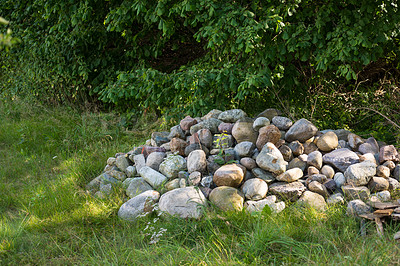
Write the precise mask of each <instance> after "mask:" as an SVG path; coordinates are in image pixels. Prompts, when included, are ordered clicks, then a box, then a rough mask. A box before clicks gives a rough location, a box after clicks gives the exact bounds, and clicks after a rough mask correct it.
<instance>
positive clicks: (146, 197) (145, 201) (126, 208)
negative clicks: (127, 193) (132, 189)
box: [118, 190, 160, 221]
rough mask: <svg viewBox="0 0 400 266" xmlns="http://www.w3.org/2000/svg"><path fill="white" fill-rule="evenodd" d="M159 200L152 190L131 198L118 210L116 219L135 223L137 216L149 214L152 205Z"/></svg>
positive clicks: (156, 193) (158, 194)
mask: <svg viewBox="0 0 400 266" xmlns="http://www.w3.org/2000/svg"><path fill="white" fill-rule="evenodd" d="M159 198H160V193H158V192H157V191H154V190H148V191H145V192H143V193H141V194H139V195H137V196H136V197H133V198H131V199H130V200H128V201H127V202H125V203H124V204H122V206H121V208H119V210H118V217H120V218H121V219H123V220H128V221H135V220H136V219H137V218H138V217H139V216H141V215H144V214H147V213H151V212H152V211H153V209H154V207H153V205H154V203H156V202H157V200H158V199H159Z"/></svg>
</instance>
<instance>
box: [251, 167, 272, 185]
mask: <svg viewBox="0 0 400 266" xmlns="http://www.w3.org/2000/svg"><path fill="white" fill-rule="evenodd" d="M251 172H252V173H253V175H254V176H255V177H256V178H260V179H262V180H264V181H265V182H267V184H270V183H272V182H274V181H275V180H276V178H275V177H274V175H273V174H272V173H271V172H267V171H264V170H263V169H261V168H254V169H252V170H251Z"/></svg>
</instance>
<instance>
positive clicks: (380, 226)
mask: <svg viewBox="0 0 400 266" xmlns="http://www.w3.org/2000/svg"><path fill="white" fill-rule="evenodd" d="M375 223H376V231H377V232H378V235H379V236H380V237H383V224H382V221H381V219H380V218H378V217H376V218H375Z"/></svg>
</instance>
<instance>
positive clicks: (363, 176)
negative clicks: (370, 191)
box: [344, 162, 376, 186]
mask: <svg viewBox="0 0 400 266" xmlns="http://www.w3.org/2000/svg"><path fill="white" fill-rule="evenodd" d="M375 174H376V165H375V164H373V163H371V162H362V163H356V164H353V165H350V166H349V167H348V168H347V170H346V172H344V177H345V178H346V183H347V184H351V185H354V186H364V185H366V184H368V182H369V180H370V179H371V177H373V176H374V175H375Z"/></svg>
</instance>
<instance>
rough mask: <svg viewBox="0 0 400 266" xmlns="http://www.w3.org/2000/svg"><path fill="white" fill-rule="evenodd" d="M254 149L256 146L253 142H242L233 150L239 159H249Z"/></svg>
mask: <svg viewBox="0 0 400 266" xmlns="http://www.w3.org/2000/svg"><path fill="white" fill-rule="evenodd" d="M255 147H256V145H254V143H253V142H250V141H243V142H240V143H238V144H237V145H236V146H235V148H234V150H235V151H236V153H237V154H238V155H239V156H240V157H251V156H252V155H253V151H254V148H255Z"/></svg>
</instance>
